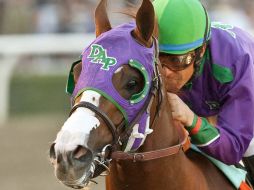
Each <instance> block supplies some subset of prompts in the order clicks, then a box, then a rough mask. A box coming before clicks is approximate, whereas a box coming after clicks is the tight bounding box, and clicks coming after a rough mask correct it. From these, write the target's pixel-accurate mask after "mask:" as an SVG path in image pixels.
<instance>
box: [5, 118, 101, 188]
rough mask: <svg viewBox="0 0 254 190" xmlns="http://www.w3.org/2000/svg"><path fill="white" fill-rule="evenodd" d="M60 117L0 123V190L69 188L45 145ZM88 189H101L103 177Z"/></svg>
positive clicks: (61, 122)
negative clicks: (55, 171) (61, 180)
mask: <svg viewBox="0 0 254 190" xmlns="http://www.w3.org/2000/svg"><path fill="white" fill-rule="evenodd" d="M63 121H64V116H59V115H50V116H45V115H43V116H41V115H40V116H30V117H15V118H12V119H10V120H9V121H8V122H7V123H6V124H4V125H1V126H0V152H1V153H0V190H68V189H69V190H70V188H67V187H65V186H64V185H62V184H60V183H59V182H58V181H57V180H56V178H55V176H54V174H53V167H51V165H50V163H49V161H48V148H49V145H50V142H52V141H53V140H54V139H55V136H56V133H57V131H58V130H59V129H60V127H61V125H62V124H63ZM96 181H97V182H99V185H93V186H92V187H91V188H89V189H90V190H104V189H105V188H104V182H103V178H100V179H97V180H96Z"/></svg>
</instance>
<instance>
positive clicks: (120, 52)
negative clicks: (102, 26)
mask: <svg viewBox="0 0 254 190" xmlns="http://www.w3.org/2000/svg"><path fill="white" fill-rule="evenodd" d="M135 27H136V25H135V23H133V22H131V23H126V24H123V25H120V26H118V27H116V28H114V29H112V30H110V31H108V32H105V33H103V34H101V35H100V36H99V37H98V38H96V39H95V41H93V42H92V43H91V44H90V45H89V46H88V47H87V48H86V49H85V50H84V51H83V53H82V71H81V74H80V77H79V80H78V82H77V84H76V86H75V89H74V92H73V94H72V98H73V99H74V98H75V97H77V96H78V95H80V94H81V93H82V92H84V91H85V90H94V91H96V92H98V93H100V94H101V95H102V96H104V97H105V98H107V99H108V100H109V101H111V102H112V103H114V104H115V105H116V106H117V107H118V108H119V109H120V111H121V112H122V113H123V115H124V117H125V120H126V123H127V124H128V123H130V122H131V121H132V120H133V119H134V118H135V116H136V115H137V114H138V112H139V110H140V109H141V108H142V106H143V105H144V103H145V101H146V99H147V98H148V96H147V95H148V91H149V90H150V87H151V81H152V77H153V69H154V63H153V61H154V47H151V48H146V47H144V46H142V45H140V44H139V43H138V42H137V41H136V40H135V39H134V38H133V37H132V36H131V31H132V30H133V29H134V28H135ZM131 60H133V61H134V62H136V63H138V65H139V66H138V67H139V70H140V71H141V73H145V75H146V77H145V80H146V84H145V87H144V90H143V92H142V94H140V97H139V100H138V101H131V100H126V99H124V98H123V97H122V96H121V95H120V94H119V93H118V92H117V91H116V89H115V87H114V85H113V83H112V77H113V74H114V73H115V72H116V70H117V69H118V68H119V67H121V66H122V65H124V64H129V63H131V62H132V61H131ZM130 65H131V64H130ZM136 68H137V67H136ZM143 71H144V72H143ZM143 75H144V74H143ZM119 82H121V81H119ZM149 118H150V117H149V115H148V114H147V113H144V114H143V116H142V117H141V120H140V121H139V123H137V124H136V127H134V129H133V133H132V137H130V138H129V142H128V144H127V145H126V148H125V150H126V151H129V150H136V149H137V148H139V147H140V146H141V145H142V144H143V142H144V140H145V137H146V135H147V134H149V133H151V130H150V129H149V120H150V119H149ZM127 126H128V125H127Z"/></svg>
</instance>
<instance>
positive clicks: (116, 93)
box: [50, 0, 155, 188]
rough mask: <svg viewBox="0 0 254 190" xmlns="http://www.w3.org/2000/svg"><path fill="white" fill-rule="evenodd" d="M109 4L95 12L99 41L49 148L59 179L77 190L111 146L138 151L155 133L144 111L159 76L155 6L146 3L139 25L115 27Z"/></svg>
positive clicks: (79, 66)
mask: <svg viewBox="0 0 254 190" xmlns="http://www.w3.org/2000/svg"><path fill="white" fill-rule="evenodd" d="M105 6H106V0H101V2H100V4H99V5H98V7H97V9H96V12H95V23H96V37H97V38H96V39H95V41H93V42H92V44H91V45H89V46H88V47H87V48H86V49H85V50H84V51H83V53H82V60H81V61H80V62H77V63H76V65H75V66H74V67H73V72H72V73H73V75H74V76H73V78H72V81H74V82H75V86H74V88H73V91H72V92H71V93H72V100H73V103H74V107H73V108H72V111H71V114H70V117H69V118H68V120H67V121H66V122H65V123H64V125H63V127H62V129H61V130H60V131H59V133H58V134H57V138H56V140H55V142H54V143H53V144H52V145H51V148H50V158H51V161H52V164H53V165H54V168H55V174H56V176H57V178H58V179H59V180H60V181H61V182H63V183H64V184H66V185H67V186H70V187H73V188H82V187H83V186H85V185H86V184H87V182H89V180H90V179H91V178H92V177H95V176H96V175H98V174H99V173H100V171H98V170H100V169H102V168H101V167H106V165H107V163H104V162H107V161H108V160H107V158H108V156H110V155H107V153H108V150H109V149H111V148H112V146H113V147H114V148H115V147H116V146H117V147H121V148H122V149H124V150H125V151H131V150H136V149H137V148H139V147H140V146H141V145H142V143H143V142H144V140H145V137H146V135H147V134H149V133H151V132H152V130H151V129H149V112H148V111H149V110H148V109H143V108H144V106H145V105H146V107H145V108H147V107H148V103H149V101H148V100H149V97H150V96H151V95H150V96H149V92H150V90H151V88H152V84H153V78H154V52H155V50H154V43H153V39H152V33H153V31H154V10H153V6H152V4H151V2H150V1H149V0H143V3H142V5H141V7H140V9H139V10H138V12H137V15H136V24H135V23H134V22H133V23H127V24H123V25H121V26H118V27H116V28H113V29H112V28H111V26H110V22H109V20H108V17H107V13H106V7H105ZM140 110H143V111H142V112H140ZM129 125H133V130H131V134H128V138H127V140H126V138H125V137H124V136H121V135H120V134H122V133H124V132H125V131H126V128H128V126H129ZM119 137H121V138H120V141H122V142H120V141H119Z"/></svg>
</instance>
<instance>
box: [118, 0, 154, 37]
mask: <svg viewBox="0 0 254 190" xmlns="http://www.w3.org/2000/svg"><path fill="white" fill-rule="evenodd" d="M127 5H128V7H124V8H121V9H119V10H116V11H114V13H120V14H123V15H127V16H129V17H131V18H133V19H136V15H137V12H138V9H139V6H137V5H135V4H133V3H130V2H127ZM158 34H159V33H158V21H157V19H156V18H155V25H154V32H153V36H154V37H156V38H158Z"/></svg>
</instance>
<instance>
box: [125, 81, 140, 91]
mask: <svg viewBox="0 0 254 190" xmlns="http://www.w3.org/2000/svg"><path fill="white" fill-rule="evenodd" d="M137 84H138V83H137V81H136V80H134V79H132V80H130V81H129V82H128V83H127V85H126V89H127V90H134V89H135V87H136V86H137Z"/></svg>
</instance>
